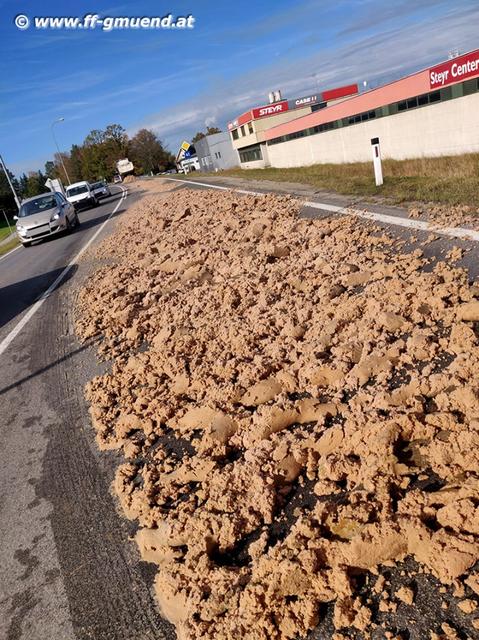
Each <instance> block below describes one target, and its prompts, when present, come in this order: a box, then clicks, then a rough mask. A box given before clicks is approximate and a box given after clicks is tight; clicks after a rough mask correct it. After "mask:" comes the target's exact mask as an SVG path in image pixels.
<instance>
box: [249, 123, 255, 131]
mask: <svg viewBox="0 0 479 640" xmlns="http://www.w3.org/2000/svg"><path fill="white" fill-rule="evenodd" d="M248 131H249V132H250V133H253V131H254V129H253V123H252V122H248Z"/></svg>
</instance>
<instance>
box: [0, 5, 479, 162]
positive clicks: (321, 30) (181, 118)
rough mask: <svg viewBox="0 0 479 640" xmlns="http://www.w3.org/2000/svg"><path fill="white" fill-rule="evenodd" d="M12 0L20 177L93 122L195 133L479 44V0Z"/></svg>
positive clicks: (2, 72) (1, 12)
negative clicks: (129, 26) (261, 107)
mask: <svg viewBox="0 0 479 640" xmlns="http://www.w3.org/2000/svg"><path fill="white" fill-rule="evenodd" d="M120 2H121V0H119V1H118V3H117V4H115V0H109V1H107V2H101V1H98V2H97V3H95V4H93V3H90V2H84V1H83V0H77V1H76V2H68V1H63V2H54V1H52V0H43V1H42V2H41V3H40V2H38V0H36V1H21V0H0V48H1V50H2V55H1V56H0V78H1V81H0V153H1V154H2V155H3V156H4V159H5V161H6V162H7V163H8V165H9V167H10V168H11V169H12V170H13V171H14V172H15V173H17V174H18V173H20V172H22V171H28V170H35V169H38V168H43V165H44V163H45V161H46V160H47V159H48V158H51V157H52V156H53V153H54V151H55V147H54V142H53V140H52V136H51V131H50V125H51V123H52V122H53V121H54V120H55V119H56V118H58V117H60V116H63V117H64V118H65V121H64V123H62V124H60V125H58V126H57V128H56V133H57V136H58V139H59V142H60V146H61V148H62V149H69V148H70V146H71V144H73V143H77V144H81V142H82V141H83V139H84V138H85V136H86V134H87V133H88V132H89V131H90V130H91V129H102V128H104V127H105V126H106V125H108V124H110V123H119V124H122V125H123V126H124V127H125V128H126V129H127V131H128V133H129V134H131V135H133V134H134V133H135V131H136V130H138V129H139V128H141V127H143V126H146V127H148V128H152V129H154V130H155V132H156V133H158V135H159V136H160V137H161V139H162V140H163V141H164V142H166V143H167V144H168V146H169V148H170V149H171V150H172V151H176V149H177V147H178V144H179V143H180V142H181V140H182V139H185V138H186V139H188V138H189V137H190V136H191V135H192V134H194V133H195V132H196V131H198V130H200V129H204V128H205V126H206V125H216V126H219V127H221V128H222V129H224V128H225V125H226V123H227V122H228V120H230V119H232V118H233V117H235V116H236V115H238V114H239V113H241V112H243V111H245V110H247V109H248V108H250V107H252V106H255V105H258V104H262V103H264V102H267V94H268V92H269V91H270V90H272V89H276V88H280V89H282V92H283V96H284V97H287V98H293V97H296V96H300V95H304V94H305V93H309V92H312V91H314V90H316V89H328V88H332V87H334V86H338V85H341V84H346V83H350V82H356V81H357V82H362V81H363V80H367V81H368V82H369V83H370V86H375V85H377V84H380V83H382V82H386V81H389V80H392V79H394V78H396V77H400V76H401V75H404V74H407V73H409V72H412V71H415V70H417V69H420V68H423V67H426V66H429V65H431V64H434V63H436V62H438V61H440V60H442V59H445V58H447V53H448V51H449V50H450V49H453V48H458V49H459V50H460V51H467V50H470V49H475V48H478V47H479V36H478V35H477V25H478V24H479V3H478V2H477V0H456V1H455V2H454V3H452V2H450V0H419V1H418V0H395V2H384V0H382V1H378V0H356V1H352V0H336V2H334V3H333V2H330V1H329V0H295V1H294V2H291V0H255V1H254V2H246V3H244V2H240V1H238V2H236V3H234V2H231V1H228V2H218V0H216V1H213V0H170V2H165V1H164V0H157V1H156V2H151V1H149V0H137V1H135V2H134V3H133V2H130V3H124V4H120ZM170 12H171V13H173V14H174V15H187V14H192V15H194V16H195V18H196V24H195V28H194V29H192V30H185V31H178V30H176V31H174V30H172V31H167V30H149V31H148V30H128V31H127V30H117V31H111V32H108V33H105V32H102V31H101V30H100V29H98V28H97V29H96V30H89V31H72V30H68V31H67V30H49V31H45V30H34V29H33V28H30V29H28V30H25V31H20V30H19V29H17V28H16V27H15V25H14V22H13V21H14V18H15V16H16V15H18V14H19V13H22V14H25V15H27V16H29V17H33V16H44V15H51V16H61V15H67V16H68V15H71V16H83V15H84V14H87V13H97V14H99V15H101V16H102V17H104V16H163V15H165V14H167V13H170Z"/></svg>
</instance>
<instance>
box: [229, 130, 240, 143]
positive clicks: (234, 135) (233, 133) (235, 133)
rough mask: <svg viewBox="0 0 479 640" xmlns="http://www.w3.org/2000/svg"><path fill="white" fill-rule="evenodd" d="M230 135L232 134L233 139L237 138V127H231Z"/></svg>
mask: <svg viewBox="0 0 479 640" xmlns="http://www.w3.org/2000/svg"><path fill="white" fill-rule="evenodd" d="M231 135H232V136H233V140H238V137H239V136H238V129H233V131H232V132H231Z"/></svg>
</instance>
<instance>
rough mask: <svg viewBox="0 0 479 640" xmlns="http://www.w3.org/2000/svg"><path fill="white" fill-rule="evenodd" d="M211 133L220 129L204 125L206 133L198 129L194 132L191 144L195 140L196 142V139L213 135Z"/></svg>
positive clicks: (218, 131)
mask: <svg viewBox="0 0 479 640" xmlns="http://www.w3.org/2000/svg"><path fill="white" fill-rule="evenodd" d="M213 133H221V129H218V127H206V133H203V131H198V132H197V133H195V135H194V136H193V137H192V139H191V144H195V142H198V140H201V139H202V138H206V136H211V135H213Z"/></svg>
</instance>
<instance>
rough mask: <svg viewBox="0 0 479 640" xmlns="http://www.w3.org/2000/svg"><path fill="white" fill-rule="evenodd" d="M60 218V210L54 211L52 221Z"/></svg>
mask: <svg viewBox="0 0 479 640" xmlns="http://www.w3.org/2000/svg"><path fill="white" fill-rule="evenodd" d="M59 218H60V214H59V213H58V212H57V213H54V214H53V215H52V217H51V218H50V222H53V221H54V220H58V219H59Z"/></svg>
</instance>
